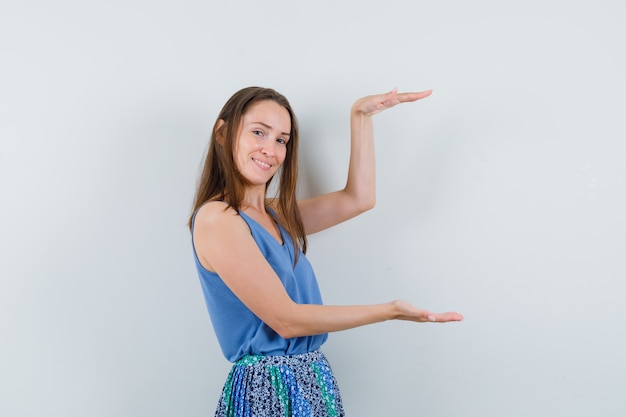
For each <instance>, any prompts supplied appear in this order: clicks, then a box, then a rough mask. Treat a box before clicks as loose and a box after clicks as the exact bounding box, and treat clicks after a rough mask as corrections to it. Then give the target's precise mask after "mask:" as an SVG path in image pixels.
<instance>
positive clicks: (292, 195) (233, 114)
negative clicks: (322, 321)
mask: <svg viewBox="0 0 626 417" xmlns="http://www.w3.org/2000/svg"><path fill="white" fill-rule="evenodd" d="M263 100H271V101H274V102H276V103H277V104H278V105H280V106H282V107H284V108H285V109H286V110H287V112H289V117H290V118H291V132H290V138H289V141H288V142H287V153H286V155H285V160H284V162H283V164H282V166H281V168H280V170H279V171H278V173H277V174H280V181H279V183H278V187H277V189H276V196H275V197H276V198H275V199H274V200H273V202H272V206H273V207H275V209H276V211H277V214H278V216H279V219H280V220H281V222H282V223H281V225H282V226H283V227H284V228H285V229H286V230H287V233H289V236H290V237H291V240H292V241H293V245H294V250H295V253H296V260H297V254H298V250H302V251H303V252H304V253H306V247H307V240H306V234H305V231H304V226H303V224H302V219H301V218H300V212H299V211H298V207H297V204H296V185H297V178H298V123H297V121H296V116H295V114H294V112H293V109H292V108H291V105H290V104H289V101H287V98H285V96H283V95H282V94H280V93H278V92H277V91H275V90H273V89H271V88H262V87H246V88H243V89H241V90H239V91H237V92H236V93H235V94H233V96H232V97H231V98H230V99H229V100H228V101H227V102H226V104H225V105H224V107H223V108H222V110H221V111H220V113H219V116H218V117H217V120H216V122H215V125H214V126H213V132H212V133H211V142H210V144H209V150H208V153H207V155H206V158H205V160H204V168H203V169H202V175H201V176H200V180H199V182H198V188H197V190H196V196H195V198H194V203H193V210H192V212H191V215H190V217H189V228H190V229H191V227H192V220H193V216H194V214H195V212H196V211H197V210H198V209H199V208H200V207H201V206H202V205H203V204H204V203H206V202H207V201H211V200H227V201H226V203H227V204H228V205H229V206H230V207H232V208H233V209H235V210H236V211H237V212H239V210H240V209H241V204H242V201H243V197H244V191H245V187H246V185H247V184H248V181H247V180H246V179H245V178H244V177H243V176H242V175H241V173H240V172H239V170H238V169H237V165H236V164H235V159H234V152H235V146H236V145H237V143H236V141H237V133H238V131H239V126H240V123H241V119H242V117H243V115H244V114H245V113H246V111H247V110H248V108H249V107H250V106H251V105H252V104H254V103H257V102H259V101H263ZM220 120H223V121H224V123H223V124H222V125H221V126H220V127H219V128H218V123H219V121H220ZM273 180H274V177H272V178H271V179H270V181H269V182H268V183H267V185H266V193H267V189H268V188H269V186H270V184H271V183H272V181H273Z"/></svg>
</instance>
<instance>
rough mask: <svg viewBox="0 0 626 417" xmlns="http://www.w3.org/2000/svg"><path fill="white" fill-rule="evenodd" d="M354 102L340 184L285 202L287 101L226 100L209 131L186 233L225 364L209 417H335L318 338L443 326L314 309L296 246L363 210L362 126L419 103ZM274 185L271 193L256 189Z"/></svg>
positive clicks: (388, 308) (294, 153)
mask: <svg viewBox="0 0 626 417" xmlns="http://www.w3.org/2000/svg"><path fill="white" fill-rule="evenodd" d="M430 93H431V91H425V92H421V93H403V94H400V93H398V92H397V91H396V90H395V89H394V90H392V91H391V92H389V93H386V94H379V95H373V96H367V97H364V98H361V99H359V100H357V101H356V102H355V103H354V105H353V106H352V110H351V113H350V127H351V139H350V140H351V151H350V162H349V170H348V179H347V182H346V186H345V187H344V188H343V189H342V190H339V191H335V192H332V193H329V194H325V195H321V196H318V197H314V198H310V199H306V200H299V201H298V200H296V182H297V174H298V168H297V161H298V141H299V137H298V127H297V122H296V118H295V116H294V112H293V110H292V108H291V106H290V105H289V102H288V101H287V99H286V98H285V97H284V96H282V95H281V94H279V93H277V92H276V91H274V90H272V89H267V88H260V87H249V88H244V89H242V90H240V91H238V92H237V93H235V94H234V95H233V96H232V97H231V98H230V99H229V100H228V102H227V103H226V104H225V105H224V108H223V109H222V111H221V112H220V114H219V116H218V118H217V121H216V123H215V126H214V129H213V133H212V136H211V142H210V146H209V151H208V154H207V156H206V159H205V165H204V169H203V172H202V176H201V179H200V181H199V184H198V189H197V193H196V197H195V202H194V207H193V212H192V215H191V218H190V221H189V225H190V228H191V231H192V236H193V247H194V258H195V262H196V266H197V269H198V274H199V277H200V281H201V283H202V289H203V292H204V296H205V299H206V303H207V307H208V310H209V315H210V317H211V321H212V324H213V328H214V329H215V332H216V335H217V338H218V341H219V343H220V346H221V348H222V351H223V353H224V355H225V356H226V358H227V359H228V360H229V361H231V362H233V363H234V365H233V368H232V370H231V372H230V374H229V376H228V379H227V381H226V384H225V386H224V389H223V391H222V395H221V397H220V400H219V403H218V407H217V411H216V414H215V415H216V416H237V417H239V416H256V417H263V416H295V417H299V416H315V417H320V416H322V417H323V416H343V415H344V411H343V406H342V402H341V397H340V394H339V390H338V388H337V383H336V381H335V378H334V376H333V374H332V371H331V368H330V366H329V364H328V362H327V360H326V358H325V357H324V355H323V353H322V352H321V351H320V347H321V346H322V344H323V343H324V342H325V341H326V338H327V333H329V332H335V331H339V330H345V329H350V328H354V327H357V326H363V325H366V324H371V323H377V322H382V321H385V320H392V319H396V320H410V321H415V322H448V321H458V320H462V318H463V317H462V316H461V315H460V314H458V313H454V312H449V313H441V314H437V313H432V312H430V311H427V310H422V309H419V308H416V307H414V306H412V305H411V304H409V303H407V302H405V301H399V300H396V301H391V302H387V303H383V304H376V305H358V306H327V305H323V303H322V297H321V295H320V291H319V288H318V284H317V280H316V278H315V275H314V273H313V269H312V267H311V265H310V264H309V262H308V261H307V259H306V257H305V255H304V253H306V246H307V245H306V243H307V240H306V236H307V235H309V234H312V233H316V232H319V231H321V230H324V229H327V228H329V227H331V226H334V225H336V224H338V223H341V222H343V221H346V220H348V219H350V218H352V217H354V216H357V215H358V214H360V213H362V212H364V211H366V210H369V209H371V208H372V207H373V206H374V204H375V163H374V162H375V161H374V137H373V126H372V116H373V115H374V114H376V113H378V112H381V111H383V110H386V109H388V108H391V107H393V106H395V105H396V104H399V103H405V102H412V101H416V100H419V99H422V98H425V97H428V96H429V95H430ZM272 181H278V183H277V184H276V187H273V188H275V189H276V193H275V195H273V196H268V194H267V193H268V186H269V184H270V183H271V182H272Z"/></svg>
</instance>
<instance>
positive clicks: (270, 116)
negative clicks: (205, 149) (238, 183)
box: [235, 100, 291, 185]
mask: <svg viewBox="0 0 626 417" xmlns="http://www.w3.org/2000/svg"><path fill="white" fill-rule="evenodd" d="M289 132H291V118H290V117H289V112H288V111H287V109H285V108H284V107H283V106H281V105H279V104H278V103H276V102H274V101H271V100H264V101H259V102H257V103H254V104H252V105H251V106H250V107H249V108H248V110H247V111H246V113H245V114H244V115H243V117H242V119H241V124H240V127H239V137H238V138H237V143H236V145H235V163H236V164H237V169H239V172H240V173H241V174H242V175H243V176H244V177H245V178H246V179H247V180H248V181H250V182H251V183H252V184H254V185H265V184H267V182H268V181H269V180H270V179H271V178H272V176H273V175H274V174H275V173H276V171H277V170H278V168H279V167H280V165H281V164H282V163H283V161H284V160H285V155H286V153H287V142H288V141H289Z"/></svg>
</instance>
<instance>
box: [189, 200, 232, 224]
mask: <svg viewBox="0 0 626 417" xmlns="http://www.w3.org/2000/svg"><path fill="white" fill-rule="evenodd" d="M238 215H239V214H238V213H237V211H236V210H235V209H234V208H232V207H231V206H230V205H229V204H228V203H226V202H224V201H217V200H215V201H207V202H206V203H204V204H203V205H202V206H200V208H199V209H198V210H197V211H196V216H195V222H194V223H195V224H196V225H198V226H200V227H206V226H209V227H210V226H211V225H214V224H217V223H220V222H223V221H224V220H225V219H228V218H232V217H233V216H238Z"/></svg>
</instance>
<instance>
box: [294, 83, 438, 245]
mask: <svg viewBox="0 0 626 417" xmlns="http://www.w3.org/2000/svg"><path fill="white" fill-rule="evenodd" d="M431 92H432V91H431V90H428V91H424V92H420V93H398V92H397V91H396V90H395V89H394V90H392V91H391V92H389V93H386V94H377V95H372V96H367V97H363V98H361V99H359V100H357V101H356V102H355V103H354V104H353V106H352V109H351V111H350V162H349V166H348V179H347V181H346V186H345V187H344V188H343V189H342V190H339V191H335V192H332V193H329V194H324V195H321V196H318V197H314V198H310V199H306V200H301V201H299V202H298V207H299V209H300V214H301V216H302V222H303V223H304V228H305V230H306V233H307V234H313V233H316V232H319V231H321V230H324V229H327V228H329V227H332V226H334V225H336V224H339V223H341V222H344V221H346V220H348V219H351V218H353V217H355V216H357V215H359V214H361V213H363V212H364V211H367V210H369V209H371V208H373V207H374V204H375V203H376V160H375V156H374V126H373V122H372V116H373V115H375V114H376V113H380V112H381V111H384V110H386V109H389V108H391V107H393V106H395V105H397V104H399V103H408V102H413V101H416V100H419V99H422V98H426V97H428V96H429V95H430V94H431Z"/></svg>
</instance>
